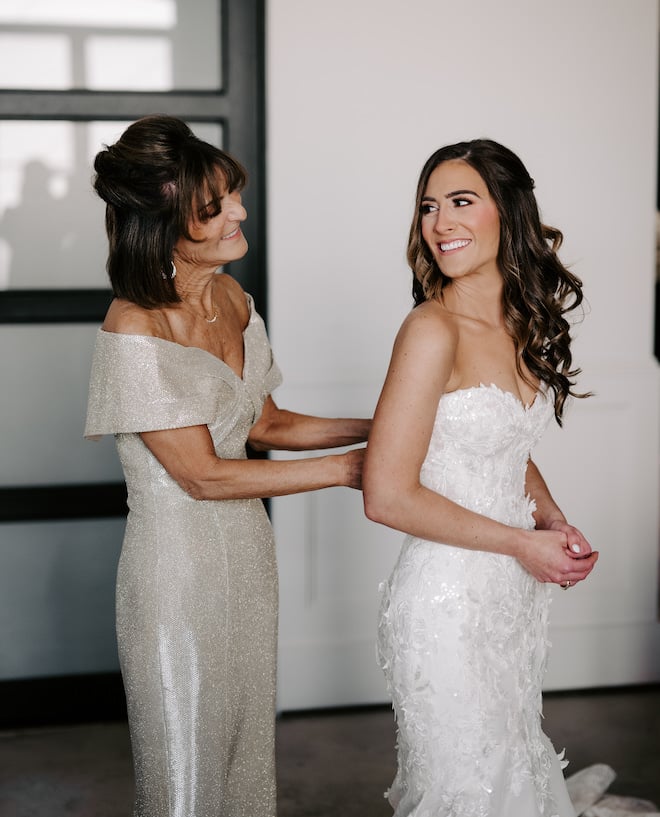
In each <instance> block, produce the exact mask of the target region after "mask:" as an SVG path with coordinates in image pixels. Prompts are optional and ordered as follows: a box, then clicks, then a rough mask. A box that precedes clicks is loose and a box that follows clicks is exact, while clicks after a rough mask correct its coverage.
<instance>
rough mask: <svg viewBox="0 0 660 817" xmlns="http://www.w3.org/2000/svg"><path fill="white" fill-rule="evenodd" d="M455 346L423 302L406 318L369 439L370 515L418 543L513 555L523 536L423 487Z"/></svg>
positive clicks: (366, 480) (445, 325)
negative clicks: (423, 472)
mask: <svg viewBox="0 0 660 817" xmlns="http://www.w3.org/2000/svg"><path fill="white" fill-rule="evenodd" d="M456 346H457V333H456V331H455V329H454V327H453V326H452V325H451V324H450V323H449V321H446V320H444V319H443V318H442V317H441V316H439V315H438V314H437V312H434V311H433V310H432V308H427V307H426V305H424V306H421V307H417V308H416V309H415V310H413V311H412V312H411V313H410V315H409V316H408V317H407V318H406V320H405V321H404V323H403V326H402V327H401V330H400V331H399V334H398V335H397V339H396V341H395V344H394V350H393V353H392V360H391V362H390V367H389V370H388V372H387V377H386V378H385V384H384V386H383V390H382V392H381V396H380V399H379V401H378V405H377V407H376V412H375V414H374V420H373V425H372V428H371V433H370V435H369V444H368V446H367V454H366V457H365V465H364V475H363V492H364V508H365V513H366V515H367V517H368V518H369V519H371V520H372V521H374V522H380V523H381V524H383V525H387V526H388V527H391V528H395V529H397V530H400V531H403V532H404V533H410V534H412V535H413V536H418V537H420V538H421V539H428V540H431V541H436V542H444V543H446V544H450V545H457V546H459V547H465V548H471V549H474V550H490V551H494V552H498V553H506V554H509V555H516V554H517V552H518V549H519V548H521V547H522V546H523V544H524V542H523V540H524V538H525V537H524V535H523V534H524V533H525V532H524V531H518V530H516V529H513V528H510V527H508V526H506V525H502V524H500V523H499V522H495V521H493V520H491V519H487V518H486V517H484V516H481V515H480V514H477V513H474V512H472V511H469V510H467V509H466V508H463V507H461V506H459V505H457V504H456V503H455V502H452V501H450V500H448V499H447V498H446V497H444V496H442V495H440V494H437V493H435V492H434V491H431V490H430V489H429V488H426V487H425V486H423V485H422V484H421V482H420V478H419V477H420V469H421V466H422V463H423V461H424V457H425V456H426V452H427V450H428V446H429V441H430V438H431V432H432V430H433V422H434V420H435V415H436V412H437V408H438V402H439V400H440V397H441V396H442V394H443V392H444V391H445V389H446V386H447V383H448V381H449V378H450V376H451V373H452V370H453V367H454V360H455V355H456Z"/></svg>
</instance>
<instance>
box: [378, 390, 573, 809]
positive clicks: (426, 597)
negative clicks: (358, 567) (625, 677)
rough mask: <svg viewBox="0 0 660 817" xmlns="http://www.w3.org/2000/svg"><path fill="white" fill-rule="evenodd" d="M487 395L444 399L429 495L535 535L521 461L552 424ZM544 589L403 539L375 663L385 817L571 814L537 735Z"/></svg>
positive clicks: (424, 476) (494, 559)
mask: <svg viewBox="0 0 660 817" xmlns="http://www.w3.org/2000/svg"><path fill="white" fill-rule="evenodd" d="M552 414H553V407H552V404H551V401H550V400H549V399H548V398H547V397H546V396H545V394H544V392H543V391H540V392H539V393H538V394H537V396H536V399H535V401H534V402H533V404H532V405H531V406H529V407H525V406H523V405H522V403H520V401H519V400H518V399H517V398H516V397H515V396H514V395H512V394H510V393H508V392H504V391H502V390H500V389H499V388H497V387H496V386H483V385H482V386H478V387H475V388H469V389H462V390H459V391H455V392H451V393H448V394H445V395H443V397H442V398H441V400H440V404H439V407H438V411H437V416H436V420H435V424H434V428H433V433H432V436H431V442H430V445H429V450H428V453H427V456H426V458H425V461H424V463H423V466H422V470H421V481H422V483H423V484H424V485H426V486H427V487H429V488H431V489H433V490H434V491H437V492H438V493H441V494H443V495H444V496H447V497H448V498H449V499H452V500H453V501H455V502H457V503H458V504H460V505H462V506H464V507H467V508H470V509H471V510H474V511H477V512H479V513H481V514H484V515H486V516H489V517H491V518H493V519H496V520H498V521H500V522H503V523H505V524H508V525H513V526H517V527H524V528H533V527H534V520H533V518H532V513H533V511H534V505H533V501H532V500H530V499H529V498H528V497H526V496H525V485H524V483H525V469H526V464H527V459H528V457H529V453H530V450H531V448H532V447H533V446H534V444H535V443H536V442H537V441H538V439H539V437H540V436H541V434H542V432H543V430H544V429H545V427H546V426H547V423H548V421H549V419H550V418H551V417H552ZM549 592H550V591H549V588H548V586H547V585H544V584H541V583H539V582H537V581H536V580H535V579H533V578H532V576H531V575H530V574H529V573H527V572H526V571H525V570H524V569H523V568H522V567H521V565H520V564H519V562H518V561H516V560H515V559H513V558H512V557H508V556H502V555H498V554H492V553H486V552H482V551H471V550H466V549H464V548H457V547H451V546H449V545H444V544H438V543H433V542H427V541H423V540H420V539H416V538H414V537H410V536H409V537H406V539H405V540H404V543H403V547H402V550H401V554H400V556H399V559H398V562H397V564H396V566H395V568H394V571H393V573H392V576H391V577H390V580H389V582H388V583H387V584H385V585H384V586H383V597H382V604H381V611H380V618H379V637H378V651H379V660H380V664H381V666H382V669H383V671H384V673H385V677H386V680H387V683H388V688H389V690H390V693H391V696H392V701H393V706H394V709H395V713H396V718H397V728H398V741H397V750H398V773H397V776H396V778H395V781H394V783H393V785H392V787H391V789H390V791H389V793H388V796H389V799H390V802H391V803H392V805H393V807H394V808H395V817H408V815H410V816H411V817H412V815H414V817H574V814H575V812H574V810H573V808H572V806H571V804H570V800H569V798H568V795H567V792H566V787H565V784H564V781H563V776H562V773H561V763H560V760H559V759H558V757H557V755H556V753H555V752H554V750H553V748H552V746H551V744H550V742H549V740H548V738H547V737H546V736H545V735H544V734H543V732H542V730H541V725H540V717H541V685H542V680H543V675H544V671H545V663H546V651H547V617H548V604H549Z"/></svg>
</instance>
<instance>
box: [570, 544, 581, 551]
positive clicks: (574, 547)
mask: <svg viewBox="0 0 660 817" xmlns="http://www.w3.org/2000/svg"><path fill="white" fill-rule="evenodd" d="M571 550H572V551H573V553H579V552H580V546H579V545H571Z"/></svg>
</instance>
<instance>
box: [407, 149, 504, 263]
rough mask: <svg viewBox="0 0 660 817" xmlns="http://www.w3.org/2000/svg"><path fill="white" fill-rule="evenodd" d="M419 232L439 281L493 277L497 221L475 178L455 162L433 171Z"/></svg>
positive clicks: (485, 190) (486, 194) (483, 185)
mask: <svg viewBox="0 0 660 817" xmlns="http://www.w3.org/2000/svg"><path fill="white" fill-rule="evenodd" d="M421 230H422V237H423V239H424V241H425V242H426V244H427V246H428V248H429V250H430V251H431V253H432V255H433V258H434V259H435V261H436V263H437V265H438V267H439V268H440V270H441V272H442V273H443V275H446V276H447V277H448V278H451V279H457V278H462V277H464V276H466V275H472V274H475V273H488V274H493V273H494V274H497V275H499V269H498V266H497V253H498V250H499V246H500V216H499V213H498V211H497V205H496V204H495V202H494V201H493V199H492V197H491V195H490V193H489V192H488V188H487V187H486V183H485V182H484V180H483V179H482V178H481V176H480V174H479V173H478V172H477V171H476V170H475V169H474V168H473V167H471V166H470V165H469V164H467V163H466V162H464V161H462V160H461V159H451V160H449V161H446V162H443V163H442V164H440V165H438V167H436V168H435V170H434V171H433V172H432V173H431V175H430V176H429V180H428V183H427V185H426V190H425V191H424V196H423V198H422V205H421Z"/></svg>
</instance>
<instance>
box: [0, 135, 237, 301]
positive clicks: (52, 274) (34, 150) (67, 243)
mask: <svg viewBox="0 0 660 817" xmlns="http://www.w3.org/2000/svg"><path fill="white" fill-rule="evenodd" d="M128 124H129V123H128V122H117V121H114V122H68V121H56V122H50V121H20V120H19V121H10V120H4V121H0V290H3V289H60V288H80V289H97V288H100V289H104V288H107V287H108V286H109V284H108V280H107V277H106V273H105V261H106V255H107V241H106V237H105V228H104V204H103V202H102V201H101V200H100V199H99V198H98V196H96V194H95V193H94V191H93V189H92V184H91V180H92V175H93V172H94V171H93V167H92V164H93V160H94V156H95V155H96V153H97V152H98V151H99V150H100V149H101V147H102V146H103V145H104V144H111V143H112V142H115V141H116V140H117V138H118V137H119V136H120V135H121V133H122V132H123V130H124V129H125V128H126V126H127V125H128ZM191 127H192V128H193V129H194V131H195V133H196V134H197V135H198V136H199V137H200V138H201V139H204V140H205V141H207V142H211V143H212V144H215V145H218V146H219V147H221V146H222V128H221V126H220V125H219V124H215V123H198V124H195V123H191Z"/></svg>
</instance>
